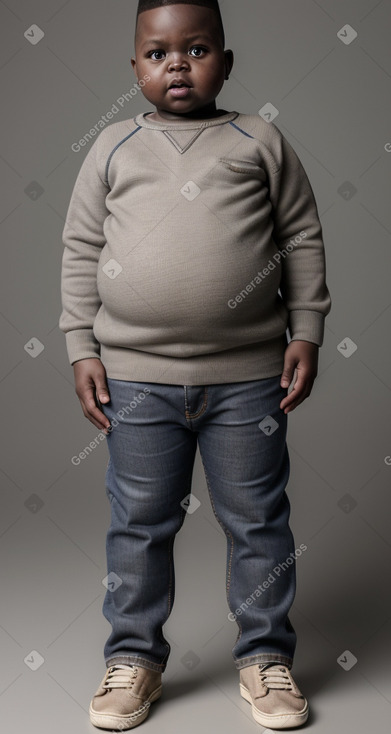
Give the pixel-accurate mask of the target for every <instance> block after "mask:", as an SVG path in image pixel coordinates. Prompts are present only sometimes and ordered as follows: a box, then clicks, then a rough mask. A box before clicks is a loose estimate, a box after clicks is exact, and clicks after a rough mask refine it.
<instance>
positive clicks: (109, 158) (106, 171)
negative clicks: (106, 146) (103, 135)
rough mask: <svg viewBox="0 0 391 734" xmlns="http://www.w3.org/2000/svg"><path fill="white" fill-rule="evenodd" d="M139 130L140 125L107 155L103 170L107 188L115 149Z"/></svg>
mask: <svg viewBox="0 0 391 734" xmlns="http://www.w3.org/2000/svg"><path fill="white" fill-rule="evenodd" d="M139 130H141V125H139V126H138V127H136V129H135V130H133V132H132V133H130V134H129V135H127V136H126V138H124V139H123V140H120V142H119V143H117V145H116V146H115V148H113V150H112V151H111V153H110V155H109V157H108V159H107V163H106V169H105V184H106V185H107V186H109V166H110V163H111V159H112V157H113V155H114V153H115V151H116V150H117V148H119V146H120V145H122V143H125V142H126V141H127V140H129V138H131V137H132V135H134V134H135V133H137V132H138V131H139Z"/></svg>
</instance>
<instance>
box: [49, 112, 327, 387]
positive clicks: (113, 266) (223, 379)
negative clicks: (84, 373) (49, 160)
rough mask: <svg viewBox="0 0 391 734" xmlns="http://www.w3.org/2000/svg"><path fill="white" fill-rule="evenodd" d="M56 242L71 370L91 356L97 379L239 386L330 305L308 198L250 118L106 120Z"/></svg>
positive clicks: (271, 138) (291, 161) (276, 136)
mask: <svg viewBox="0 0 391 734" xmlns="http://www.w3.org/2000/svg"><path fill="white" fill-rule="evenodd" d="M63 243H64V246H65V249H64V253H63V262H62V275H61V295H62V307H63V310H62V313H61V316H60V320H59V327H60V329H61V330H62V331H63V332H64V333H65V334H66V344H67V351H68V357H69V361H70V363H71V364H73V363H74V362H76V361H77V360H80V359H86V358H90V357H100V359H101V361H102V363H103V365H104V367H105V369H106V374H107V376H108V377H110V378H113V379H119V380H134V381H137V382H157V383H167V384H183V385H184V384H188V385H197V384H208V383H209V384H212V383H227V382H242V381H245V380H257V379H261V378H266V377H272V376H275V375H278V374H280V373H281V372H282V368H283V357H284V351H285V348H286V346H287V343H288V340H287V328H288V329H289V334H290V337H291V338H292V339H304V340H306V341H310V342H314V343H315V344H318V345H319V346H321V345H322V342H323V333H324V319H325V316H326V315H327V314H328V312H329V311H330V307H331V300H330V295H329V291H328V288H327V286H326V283H325V257H324V246H323V240H322V228H321V224H320V221H319V217H318V212H317V206H316V203H315V199H314V194H313V191H312V188H311V185H310V183H309V181H308V178H307V175H306V173H305V171H304V169H303V166H302V164H301V163H300V161H299V159H298V157H297V154H296V153H295V151H294V150H293V148H292V147H291V146H290V144H289V143H288V141H287V140H286V139H285V137H284V136H283V135H282V133H281V132H280V130H279V129H278V128H277V126H276V125H274V124H273V123H267V122H265V121H264V120H263V119H262V118H261V117H260V116H257V115H247V114H239V113H238V112H226V111H223V114H221V116H219V117H215V118H210V119H203V120H185V121H180V122H165V123H161V122H156V121H154V120H151V119H150V118H149V115H148V113H144V114H139V115H137V116H136V117H135V118H134V119H130V120H124V121H122V122H116V123H114V124H112V125H110V126H108V127H107V128H105V129H104V130H102V132H101V133H100V134H99V136H98V137H97V139H96V140H95V141H94V143H93V144H92V147H91V148H90V150H89V151H88V154H87V156H86V157H85V159H84V162H83V164H82V166H81V169H80V172H79V174H78V177H77V180H76V183H75V186H74V189H73V193H72V197H71V201H70V204H69V209H68V213H67V219H66V224H65V227H64V232H63Z"/></svg>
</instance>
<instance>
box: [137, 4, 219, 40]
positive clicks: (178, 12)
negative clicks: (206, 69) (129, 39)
mask: <svg viewBox="0 0 391 734" xmlns="http://www.w3.org/2000/svg"><path fill="white" fill-rule="evenodd" d="M217 32H218V30H217V16H216V13H215V12H214V11H213V10H212V9H211V8H206V7H204V6H202V5H190V4H189V5H187V4H184V3H177V4H173V5H164V6H161V7H160V8H154V9H153V10H146V11H144V12H143V13H140V15H139V16H138V19H137V28H136V41H137V42H138V44H144V43H148V41H150V40H158V39H159V40H160V39H161V40H163V39H164V40H165V41H167V42H171V41H173V40H177V39H178V36H180V37H181V38H183V39H185V38H186V39H190V38H191V37H197V38H198V37H199V36H202V37H205V40H208V41H209V42H210V43H211V42H214V41H216V33H217Z"/></svg>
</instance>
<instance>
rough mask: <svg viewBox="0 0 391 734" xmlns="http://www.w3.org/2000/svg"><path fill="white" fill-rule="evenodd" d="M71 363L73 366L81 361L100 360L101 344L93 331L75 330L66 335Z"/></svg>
mask: <svg viewBox="0 0 391 734" xmlns="http://www.w3.org/2000/svg"><path fill="white" fill-rule="evenodd" d="M65 341H66V346H67V352H68V358H69V362H70V363H71V364H73V363H74V362H77V361H78V360H79V359H90V358H92V357H95V358H96V357H97V358H98V359H100V344H99V342H98V341H97V340H96V339H95V336H94V332H93V330H92V329H74V331H68V332H67V333H66V334H65Z"/></svg>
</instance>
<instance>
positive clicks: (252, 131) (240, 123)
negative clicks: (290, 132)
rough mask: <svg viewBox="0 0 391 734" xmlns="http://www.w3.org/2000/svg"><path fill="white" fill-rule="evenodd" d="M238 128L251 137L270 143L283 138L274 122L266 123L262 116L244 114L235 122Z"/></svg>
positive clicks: (240, 114)
mask: <svg viewBox="0 0 391 734" xmlns="http://www.w3.org/2000/svg"><path fill="white" fill-rule="evenodd" d="M233 123H234V124H235V125H237V127H239V128H241V129H243V130H244V132H246V133H247V134H248V135H251V137H253V138H256V139H257V140H260V141H261V142H264V143H266V144H267V143H268V142H269V141H270V142H272V141H274V140H279V139H281V137H282V133H281V131H280V130H279V129H278V127H277V125H275V124H274V122H266V120H264V119H263V117H261V116H260V115H246V114H244V113H242V112H240V113H239V115H238V117H236V118H235V120H233Z"/></svg>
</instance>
